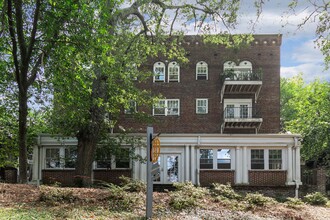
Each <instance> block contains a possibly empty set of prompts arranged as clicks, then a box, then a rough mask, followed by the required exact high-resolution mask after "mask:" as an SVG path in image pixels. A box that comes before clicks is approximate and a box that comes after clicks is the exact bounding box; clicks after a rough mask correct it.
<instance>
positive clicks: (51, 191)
mask: <svg viewBox="0 0 330 220" xmlns="http://www.w3.org/2000/svg"><path fill="white" fill-rule="evenodd" d="M40 192H41V194H40V197H39V200H40V201H43V202H46V203H50V204H56V203H66V202H68V203H72V202H74V201H76V200H78V198H77V197H76V196H74V195H73V192H72V190H71V189H66V188H58V187H45V186H41V187H40Z"/></svg>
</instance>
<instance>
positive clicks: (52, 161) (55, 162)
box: [46, 148, 61, 168]
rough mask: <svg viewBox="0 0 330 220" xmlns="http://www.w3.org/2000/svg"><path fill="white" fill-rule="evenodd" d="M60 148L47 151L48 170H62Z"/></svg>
mask: <svg viewBox="0 0 330 220" xmlns="http://www.w3.org/2000/svg"><path fill="white" fill-rule="evenodd" d="M60 167H61V162H60V148H47V149H46V168H60Z"/></svg>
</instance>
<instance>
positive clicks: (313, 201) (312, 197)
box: [304, 192, 328, 205]
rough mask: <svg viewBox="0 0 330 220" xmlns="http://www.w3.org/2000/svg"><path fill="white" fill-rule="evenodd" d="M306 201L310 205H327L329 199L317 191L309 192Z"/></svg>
mask: <svg viewBox="0 0 330 220" xmlns="http://www.w3.org/2000/svg"><path fill="white" fill-rule="evenodd" d="M304 201H305V202H306V203H308V204H310V205H326V204H327V202H328V199H327V197H325V196H324V195H323V194H322V193H320V192H315V193H310V194H307V195H306V196H305V197H304Z"/></svg>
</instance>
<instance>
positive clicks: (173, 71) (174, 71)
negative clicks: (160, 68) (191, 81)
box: [168, 62, 180, 82]
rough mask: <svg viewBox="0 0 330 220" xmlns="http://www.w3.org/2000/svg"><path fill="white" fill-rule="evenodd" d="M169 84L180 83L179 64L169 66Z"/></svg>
mask: <svg viewBox="0 0 330 220" xmlns="http://www.w3.org/2000/svg"><path fill="white" fill-rule="evenodd" d="M168 82H180V66H179V64H178V63H177V62H170V63H169V64H168Z"/></svg>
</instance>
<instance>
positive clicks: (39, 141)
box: [37, 135, 41, 187]
mask: <svg viewBox="0 0 330 220" xmlns="http://www.w3.org/2000/svg"><path fill="white" fill-rule="evenodd" d="M40 144H41V137H40V135H39V136H38V162H37V164H38V175H37V187H39V186H40V172H41V170H40V148H41V146H40Z"/></svg>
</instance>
